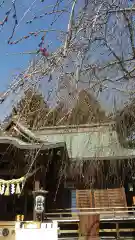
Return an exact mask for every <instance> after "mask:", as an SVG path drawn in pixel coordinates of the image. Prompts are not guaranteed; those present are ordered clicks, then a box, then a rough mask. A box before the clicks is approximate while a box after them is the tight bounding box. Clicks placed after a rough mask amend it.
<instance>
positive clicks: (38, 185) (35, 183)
mask: <svg viewBox="0 0 135 240" xmlns="http://www.w3.org/2000/svg"><path fill="white" fill-rule="evenodd" d="M39 189H40V182H39V181H35V182H34V189H33V190H34V191H38V190H39ZM33 221H36V212H35V209H34V208H33Z"/></svg>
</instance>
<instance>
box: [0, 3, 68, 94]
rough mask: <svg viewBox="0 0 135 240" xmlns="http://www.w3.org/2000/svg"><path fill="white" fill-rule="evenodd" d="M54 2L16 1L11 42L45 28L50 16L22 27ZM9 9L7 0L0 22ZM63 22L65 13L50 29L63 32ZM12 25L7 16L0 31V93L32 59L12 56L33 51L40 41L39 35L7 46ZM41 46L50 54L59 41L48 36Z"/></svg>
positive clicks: (0, 13)
mask: <svg viewBox="0 0 135 240" xmlns="http://www.w3.org/2000/svg"><path fill="white" fill-rule="evenodd" d="M1 2H2V0H0V3H1ZM55 2H56V0H45V1H44V3H41V1H40V0H35V1H34V0H23V1H22V0H17V1H16V8H17V18H18V22H19V26H18V27H17V29H16V32H15V35H14V38H13V40H14V41H15V40H17V39H19V38H20V37H22V36H25V35H28V33H29V32H32V31H36V30H41V29H48V28H49V26H50V23H51V22H52V20H53V17H54V16H46V17H44V18H43V19H40V20H36V21H33V23H32V24H26V21H28V20H30V19H31V18H33V17H34V16H35V15H36V16H39V15H40V14H43V13H44V12H50V11H51V9H52V8H51V7H50V8H48V6H50V5H52V4H54V3H55ZM64 2H65V1H64ZM67 2H68V1H67ZM31 5H32V8H31V9H30V11H28V12H27V14H26V15H25V17H24V18H23V16H24V14H25V13H26V11H27V10H28V8H29V7H30V6H31ZM10 7H11V0H5V3H4V5H3V6H2V7H1V8H0V21H2V20H3V19H4V17H5V13H6V12H7V11H8V9H9V8H10ZM22 18H23V19H22ZM67 21H68V13H66V14H65V13H64V14H63V15H62V17H60V18H59V20H57V22H56V23H55V24H54V25H53V29H54V28H55V29H56V28H57V29H62V30H65V29H66V27H67ZM13 23H14V20H13V18H12V14H11V17H10V18H9V20H8V22H7V23H6V24H5V25H4V28H3V29H2V31H1V32H0V53H1V54H0V56H1V61H0V78H1V82H0V92H2V91H4V90H5V89H6V88H7V86H8V85H9V83H10V82H11V81H12V79H13V75H15V74H18V73H19V72H20V71H21V70H23V69H25V68H27V66H28V62H29V60H30V59H31V58H32V57H34V56H33V55H28V54H25V55H20V54H14V53H20V52H29V51H35V50H36V49H37V48H38V44H39V42H40V38H41V35H40V37H36V38H34V37H32V38H30V39H27V40H24V41H22V42H21V43H19V44H17V45H12V46H10V45H8V44H7V40H8V38H9V36H10V34H11V32H12V28H13ZM45 43H46V45H48V44H49V45H50V47H49V51H53V50H54V49H55V48H57V47H58V46H59V45H60V42H59V41H58V40H57V38H56V34H55V33H49V34H48V35H47V36H46V42H45Z"/></svg>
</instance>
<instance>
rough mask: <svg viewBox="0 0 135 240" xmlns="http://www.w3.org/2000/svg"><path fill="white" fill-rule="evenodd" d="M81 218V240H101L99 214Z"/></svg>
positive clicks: (81, 216)
mask: <svg viewBox="0 0 135 240" xmlns="http://www.w3.org/2000/svg"><path fill="white" fill-rule="evenodd" d="M81 213H82V212H81ZM79 218H80V224H79V232H80V239H82V237H83V239H85V240H99V223H100V216H99V215H97V214H93V215H80V216H79Z"/></svg>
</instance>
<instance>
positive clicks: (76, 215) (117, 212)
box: [47, 207, 135, 240]
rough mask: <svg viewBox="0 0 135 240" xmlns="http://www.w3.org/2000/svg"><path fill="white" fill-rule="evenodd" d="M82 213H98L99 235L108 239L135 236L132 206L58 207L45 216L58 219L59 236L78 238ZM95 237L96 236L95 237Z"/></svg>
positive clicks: (134, 216) (134, 218)
mask: <svg viewBox="0 0 135 240" xmlns="http://www.w3.org/2000/svg"><path fill="white" fill-rule="evenodd" d="M72 211H73V212H72ZM83 215H85V216H86V215H87V216H88V215H100V228H99V235H100V237H106V239H108V240H109V239H110V237H111V239H113V238H114V239H125V236H128V237H129V236H130V235H134V236H135V210H133V207H128V209H127V210H125V207H115V208H112V207H110V208H96V209H95V208H81V209H64V210H63V209H59V212H58V211H57V212H56V211H55V212H53V213H48V214H47V217H48V218H51V219H57V220H58V223H59V228H60V231H59V236H60V237H61V238H64V237H65V238H66V237H68V238H69V237H71V238H72V237H79V240H80V239H81V238H80V219H81V218H80V216H83ZM102 216H106V217H102ZM122 237H123V238H122ZM82 239H83V238H82ZM90 239H91V240H92V238H90ZM95 239H98V238H96V237H95Z"/></svg>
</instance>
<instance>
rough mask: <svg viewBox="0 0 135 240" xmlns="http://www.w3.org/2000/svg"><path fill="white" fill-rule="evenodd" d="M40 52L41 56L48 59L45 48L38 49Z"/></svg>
mask: <svg viewBox="0 0 135 240" xmlns="http://www.w3.org/2000/svg"><path fill="white" fill-rule="evenodd" d="M40 52H41V53H42V55H43V56H44V57H48V56H49V53H48V51H47V49H46V48H40Z"/></svg>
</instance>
